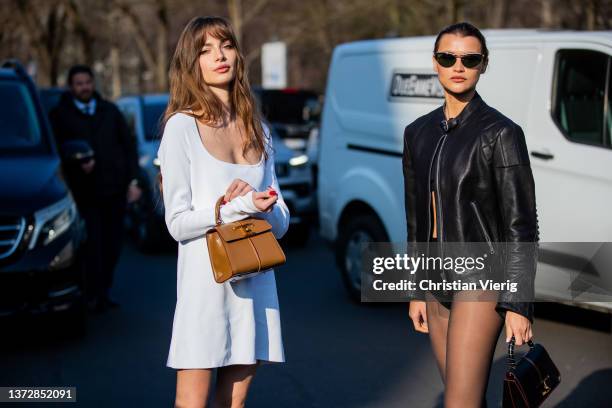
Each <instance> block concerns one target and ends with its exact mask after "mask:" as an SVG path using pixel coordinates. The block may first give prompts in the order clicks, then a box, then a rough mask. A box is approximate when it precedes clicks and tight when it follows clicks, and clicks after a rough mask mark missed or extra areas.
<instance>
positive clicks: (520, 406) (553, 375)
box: [503, 336, 561, 408]
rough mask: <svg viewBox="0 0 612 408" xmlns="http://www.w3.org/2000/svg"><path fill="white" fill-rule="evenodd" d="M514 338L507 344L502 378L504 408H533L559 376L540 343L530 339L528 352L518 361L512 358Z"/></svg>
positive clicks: (545, 396)
mask: <svg viewBox="0 0 612 408" xmlns="http://www.w3.org/2000/svg"><path fill="white" fill-rule="evenodd" d="M514 343H515V339H514V336H513V337H512V339H511V340H510V343H509V344H508V371H506V378H505V379H504V400H503V401H504V403H503V407H504V408H533V407H539V406H540V405H541V404H542V402H544V400H545V399H546V398H548V396H549V395H550V393H551V392H552V391H553V390H554V389H555V388H556V387H557V385H559V383H560V382H561V374H560V373H559V370H558V369H557V367H556V366H555V363H553V361H552V360H551V358H550V356H549V355H548V353H547V352H546V349H544V347H542V345H541V344H534V343H533V342H532V341H531V340H529V341H528V342H527V344H529V352H527V354H525V355H524V356H523V358H521V359H520V360H519V361H518V362H516V361H515V359H514Z"/></svg>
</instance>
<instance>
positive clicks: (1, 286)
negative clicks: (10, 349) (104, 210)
mask: <svg viewBox="0 0 612 408" xmlns="http://www.w3.org/2000/svg"><path fill="white" fill-rule="evenodd" d="M0 174H2V177H1V178H0V197H1V198H2V199H1V200H0V316H21V315H28V316H30V315H32V314H40V313H56V312H61V315H62V316H63V318H66V319H68V320H67V321H70V322H71V324H73V327H78V329H83V328H84V325H85V319H86V316H87V308H86V305H85V302H84V296H83V292H84V284H85V280H84V271H83V268H82V267H81V252H82V251H81V248H82V243H83V241H84V238H85V228H84V227H85V226H84V223H83V222H82V220H81V218H80V217H79V213H78V211H77V208H76V205H75V202H74V200H73V198H72V195H71V193H70V191H69V189H68V187H67V186H66V183H65V181H64V178H63V176H62V172H61V162H60V157H59V154H58V151H57V149H56V147H55V143H54V140H53V137H52V134H51V131H50V127H49V124H48V122H47V119H46V115H45V112H44V110H43V108H42V105H41V103H40V100H39V96H38V92H37V90H36V87H35V85H34V83H33V82H32V81H31V79H30V78H29V76H28V75H27V74H26V72H25V71H24V70H23V68H21V66H20V65H19V64H17V63H15V62H6V63H4V64H3V65H2V67H1V68H0Z"/></svg>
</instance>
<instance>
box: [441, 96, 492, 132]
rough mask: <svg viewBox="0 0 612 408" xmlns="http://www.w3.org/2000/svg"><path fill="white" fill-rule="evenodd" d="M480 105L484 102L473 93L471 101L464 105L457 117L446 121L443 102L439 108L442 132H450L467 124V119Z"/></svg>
mask: <svg viewBox="0 0 612 408" xmlns="http://www.w3.org/2000/svg"><path fill="white" fill-rule="evenodd" d="M482 104H484V101H483V100H482V98H481V97H480V94H478V92H477V91H474V96H473V97H472V99H470V101H469V102H468V103H467V105H465V107H464V108H463V110H462V111H461V112H460V113H459V115H457V117H455V118H451V119H449V120H448V121H447V120H446V118H445V116H444V109H445V107H446V101H444V103H443V104H442V107H441V108H440V116H441V121H440V127H441V128H442V130H444V131H451V130H452V129H454V128H455V127H460V126H461V125H462V124H464V123H466V122H467V119H468V118H469V117H470V116H471V115H472V113H474V112H475V111H476V110H478V108H479V107H480V106H481V105H482Z"/></svg>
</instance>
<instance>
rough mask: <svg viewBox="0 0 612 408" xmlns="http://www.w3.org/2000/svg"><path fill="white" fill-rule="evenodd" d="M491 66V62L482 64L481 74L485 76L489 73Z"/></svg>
mask: <svg viewBox="0 0 612 408" xmlns="http://www.w3.org/2000/svg"><path fill="white" fill-rule="evenodd" d="M488 66H489V61H485V62H484V64H482V68H481V69H480V73H481V74H484V73H485V72H486V71H487V67H488Z"/></svg>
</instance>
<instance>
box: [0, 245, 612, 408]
mask: <svg viewBox="0 0 612 408" xmlns="http://www.w3.org/2000/svg"><path fill="white" fill-rule="evenodd" d="M287 255H288V262H287V264H286V265H284V266H283V267H282V268H279V269H278V271H277V282H278V287H279V297H280V302H281V316H282V325H283V335H284V342H285V352H286V357H287V363H285V364H272V365H265V366H263V367H262V368H261V369H260V370H259V372H258V374H257V376H256V378H255V381H254V383H253V386H252V392H251V394H250V397H249V400H248V404H247V406H251V407H385V408H386V407H433V406H441V405H440V402H441V400H442V394H441V392H442V383H441V381H440V379H439V377H438V372H437V369H436V367H435V363H434V361H433V357H432V354H431V350H430V347H429V343H428V339H427V338H426V337H425V336H423V335H420V334H417V333H415V332H413V331H412V329H411V326H410V324H409V321H408V316H407V312H406V306H405V305H402V304H357V303H354V302H351V301H350V300H349V299H348V298H347V296H346V294H345V292H344V289H343V288H342V284H341V282H340V278H339V275H338V272H337V270H336V267H335V264H334V261H333V254H332V252H331V250H330V249H329V248H328V247H327V246H326V245H325V244H324V243H323V242H321V241H320V240H319V239H318V238H317V237H316V236H313V237H312V239H311V240H310V242H309V244H308V246H307V247H305V248H292V249H289V250H288V251H287ZM175 261H176V258H175V255H174V253H173V252H172V251H170V252H168V253H162V254H157V255H149V256H145V255H142V254H140V253H138V252H136V251H135V249H134V248H133V247H131V246H128V247H126V248H125V251H124V254H123V257H122V261H121V265H120V267H119V268H118V270H117V275H116V284H115V288H114V295H115V298H116V299H117V300H119V301H120V302H121V304H122V307H121V308H120V309H117V310H112V311H109V312H107V313H105V314H102V315H94V316H92V318H91V319H90V323H89V331H88V334H87V335H86V336H85V337H83V338H70V337H68V338H67V337H65V336H62V335H59V334H57V333H55V332H54V330H53V327H52V325H51V323H49V321H45V320H42V321H39V322H32V323H31V324H28V325H22V326H25V327H19V326H15V325H10V326H7V325H6V324H4V323H3V325H2V326H1V327H2V331H1V338H0V341H1V344H2V348H1V350H2V351H1V352H0V385H3V386H9V385H11V386H12V385H38V386H43V385H54V386H58V385H70V386H76V387H77V392H78V403H77V404H71V405H69V406H85V407H170V406H172V405H173V401H174V386H175V374H174V371H173V370H172V369H169V368H166V367H165V363H166V357H167V353H168V346H169V341H170V333H171V325H172V317H173V313H174V302H175V299H176V298H175V297H176V280H175V279H176V278H175ZM538 306H542V305H538ZM538 310H541V311H545V312H546V313H544V314H542V313H540V317H538V318H537V319H536V324H535V328H534V329H535V333H536V336H537V339H538V341H540V342H542V343H543V344H544V345H545V346H546V347H547V349H548V350H549V352H550V353H551V355H552V357H553V359H554V360H555V361H556V362H557V363H558V365H559V368H560V370H561V372H562V381H563V382H562V384H561V386H560V387H559V388H558V389H557V390H556V391H555V392H554V394H552V396H551V397H550V399H549V401H547V403H546V404H545V406H549V407H552V406H559V407H604V406H606V407H608V406H610V401H611V400H612V387H611V384H612V335H611V334H610V333H609V332H606V331H604V330H603V329H609V327H608V325H609V320H607V318H605V317H602V316H600V315H596V314H592V313H584V312H578V313H576V312H574V311H572V310H569V312H570V313H569V314H567V313H568V309H566V308H562V307H560V306H557V305H548V306H547V307H538ZM559 316H564V318H563V319H559ZM579 324H581V325H583V326H587V327H580V326H579ZM50 326H51V327H50ZM593 326H596V327H598V329H593V328H592V327H593ZM504 345H505V343H503V340H501V339H500V342H499V343H498V349H497V353H496V358H495V363H494V369H493V370H494V373H493V375H492V376H491V380H490V386H489V393H488V399H489V402H490V403H491V406H497V405H496V403H495V401H496V400H499V398H500V394H501V384H502V378H503V372H504V351H505V350H504ZM3 406H8V405H3V404H0V407H3ZM15 406H19V407H23V406H25V405H23V404H22V405H15ZM32 406H43V404H36V405H32ZM54 406H57V405H54Z"/></svg>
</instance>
